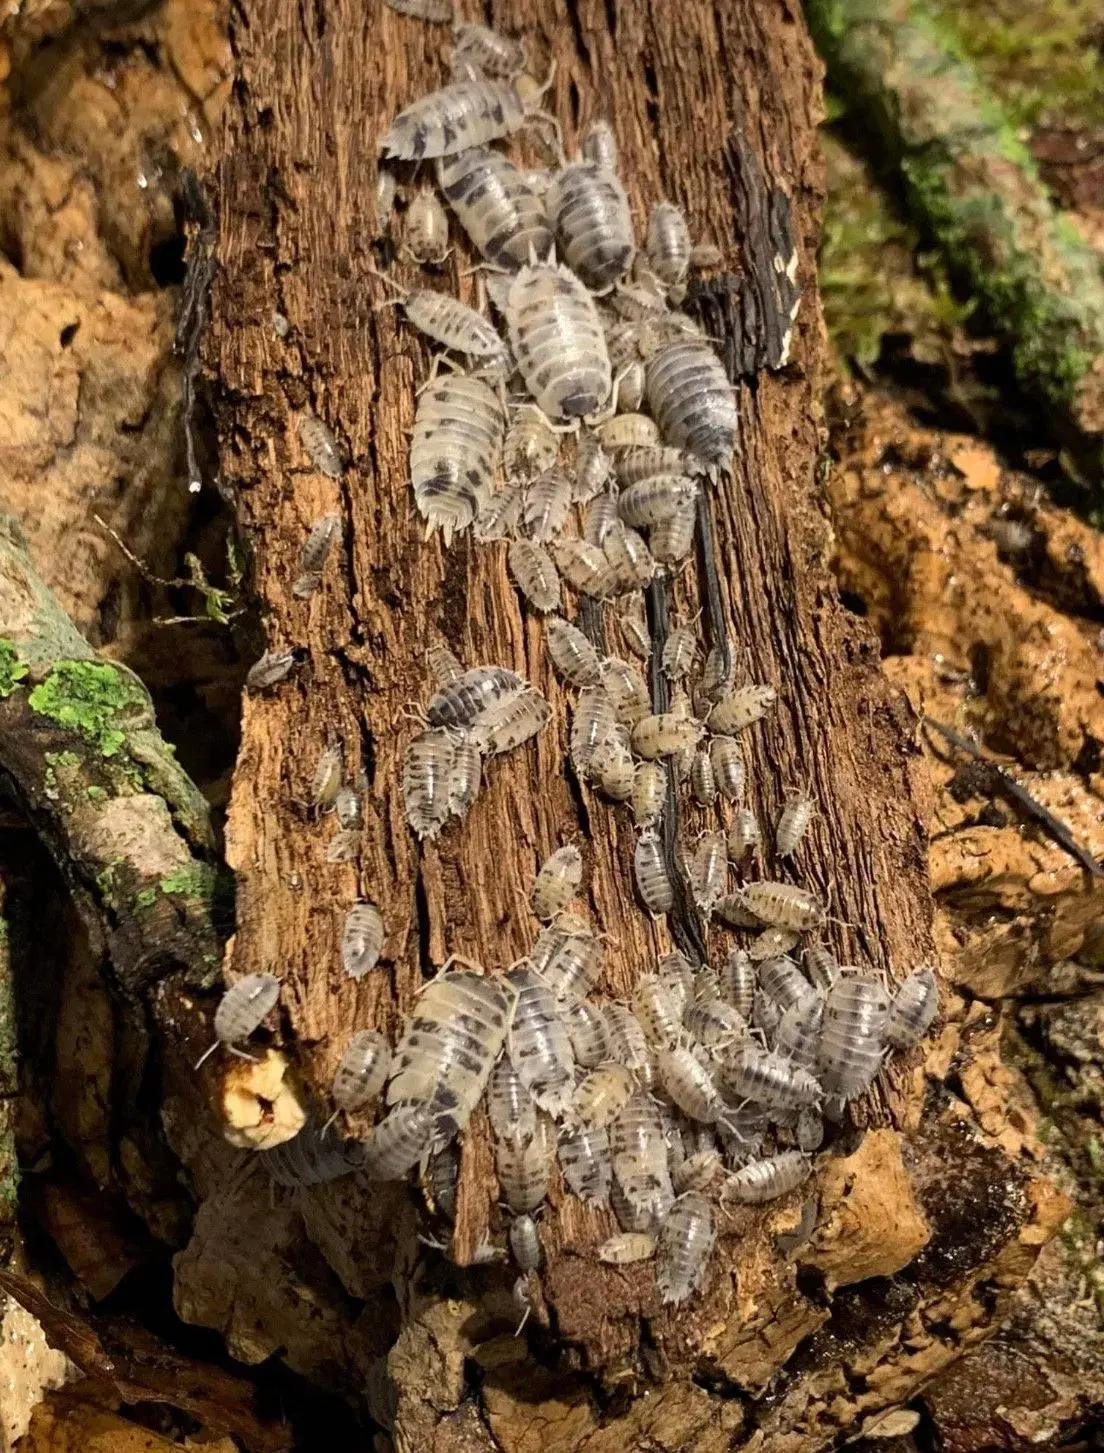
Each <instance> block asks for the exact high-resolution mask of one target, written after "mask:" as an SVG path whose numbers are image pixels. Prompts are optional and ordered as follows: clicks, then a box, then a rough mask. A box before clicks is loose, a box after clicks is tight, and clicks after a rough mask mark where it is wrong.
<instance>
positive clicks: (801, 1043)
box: [774, 990, 824, 1072]
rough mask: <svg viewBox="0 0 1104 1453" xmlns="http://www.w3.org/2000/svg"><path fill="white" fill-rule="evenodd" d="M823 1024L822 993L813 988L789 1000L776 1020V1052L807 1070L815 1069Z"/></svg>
mask: <svg viewBox="0 0 1104 1453" xmlns="http://www.w3.org/2000/svg"><path fill="white" fill-rule="evenodd" d="M823 1026H824V997H823V995H821V994H819V993H818V992H816V991H815V990H814V991H813V993H812V994H809V995H806V996H805V997H804V998H802V999H799V1000H798V1001H797V1003H796V1004H791V1005H790V1007H789V1008H788V1009H787V1010H786V1012H785V1013H784V1014H783V1015H782V1017H781V1019H780V1020H779V1021H778V1028H777V1030H776V1031H775V1036H774V1049H775V1053H776V1054H778V1055H781V1056H782V1058H783V1059H787V1060H789V1062H790V1063H791V1064H794V1065H797V1066H799V1067H800V1068H801V1069H803V1070H809V1071H810V1072H812V1071H814V1070H815V1069H816V1065H817V1056H818V1054H819V1051H820V1035H821V1031H822V1029H823Z"/></svg>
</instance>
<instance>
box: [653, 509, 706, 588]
mask: <svg viewBox="0 0 1104 1453" xmlns="http://www.w3.org/2000/svg"><path fill="white" fill-rule="evenodd" d="M697 526H698V506H697V501H696V500H695V499H688V500H687V501H686V502H685V503H684V504H680V505H679V507H678V509H677V510H676V511H675V512H674V514H673V515H671V516H669V517H668V518H667V519H665V520H661V521H660V523H659V524H658V525H654V526H653V527H652V529H651V530H650V531H649V534H648V548H649V549H650V550H651V552H652V555H653V557H654V559H655V560H656V561H657V562H658V564H660V565H664V566H667V567H668V570H667V573H668V574H671V573H672V571H671V569H670V567H672V566H675V565H677V564H678V563H679V561H681V560H685V559H686V557H687V556H688V555H689V554H690V551H691V550H692V549H693V547H694V532H695V530H696V529H697Z"/></svg>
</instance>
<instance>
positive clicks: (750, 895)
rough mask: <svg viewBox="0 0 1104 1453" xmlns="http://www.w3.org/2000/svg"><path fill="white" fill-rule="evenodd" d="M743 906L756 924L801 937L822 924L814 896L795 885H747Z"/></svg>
mask: <svg viewBox="0 0 1104 1453" xmlns="http://www.w3.org/2000/svg"><path fill="white" fill-rule="evenodd" d="M743 899H744V903H745V904H746V905H747V908H748V910H749V912H751V913H753V914H754V915H755V917H756V918H757V919H758V920H759V921H760V923H765V924H767V925H768V927H771V928H786V929H791V930H792V931H794V932H795V933H804V932H806V931H807V930H808V929H810V928H816V927H817V926H818V925H819V924H820V923H822V922H823V921H824V905H823V904H822V903H821V901H820V899H819V898H818V897H817V896H816V894H815V893H813V892H811V891H810V890H809V889H808V888H801V887H799V886H798V885H797V884H796V883H769V882H759V883H748V884H746V886H745V887H744V889H743Z"/></svg>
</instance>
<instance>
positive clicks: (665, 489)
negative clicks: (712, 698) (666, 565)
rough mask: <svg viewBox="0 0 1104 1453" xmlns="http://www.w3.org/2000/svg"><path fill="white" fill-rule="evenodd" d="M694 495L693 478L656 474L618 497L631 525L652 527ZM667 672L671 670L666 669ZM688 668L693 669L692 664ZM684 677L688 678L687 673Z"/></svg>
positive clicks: (675, 634) (677, 637)
mask: <svg viewBox="0 0 1104 1453" xmlns="http://www.w3.org/2000/svg"><path fill="white" fill-rule="evenodd" d="M694 494H695V486H694V483H693V481H692V480H690V479H686V478H682V477H680V476H678V475H671V474H653V475H651V476H649V478H647V479H640V480H637V482H636V483H635V484H630V485H626V487H625V488H624V489H623V490H622V491H621V494H620V496H619V498H618V508H619V510H620V513H621V518H622V519H623V520H624V521H625V523H626V524H627V525H632V526H634V527H643V528H651V527H652V526H653V525H660V524H662V523H663V522H664V521H665V520H669V519H670V518H671V516H672V515H674V514H677V513H678V511H679V509H680V508H681V507H682V506H683V505H685V504H686V502H687V501H688V500H692V499H693V498H694ZM686 629H687V628H686V627H681V628H680V630H686ZM690 634H691V641H690V652H691V657H692V655H693V649H694V646H695V644H696V642H695V641H694V639H693V633H690ZM670 639H671V640H674V641H675V642H676V649H677V648H678V647H679V646H681V645H682V641H681V638H680V635H679V632H677V631H676V632H672V635H671V638H670ZM664 669H665V670H666V669H667V668H666V666H665V667H664ZM686 669H689V666H688V665H687V668H686ZM668 674H669V673H668ZM683 674H684V675H685V670H684V672H683ZM675 679H677V678H675Z"/></svg>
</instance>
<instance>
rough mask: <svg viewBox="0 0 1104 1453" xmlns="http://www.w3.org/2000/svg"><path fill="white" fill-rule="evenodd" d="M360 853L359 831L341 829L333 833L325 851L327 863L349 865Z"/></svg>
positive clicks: (350, 828)
mask: <svg viewBox="0 0 1104 1453" xmlns="http://www.w3.org/2000/svg"><path fill="white" fill-rule="evenodd" d="M359 851H360V829H359V828H356V827H343V828H341V829H340V830H339V831H337V832H335V833H334V835H333V837H332V838H331V839H330V842H329V846H328V847H327V849H326V861H327V863H351V862H352V861H353V859H354V858H355V857H356V855H357V853H358V852H359Z"/></svg>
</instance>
